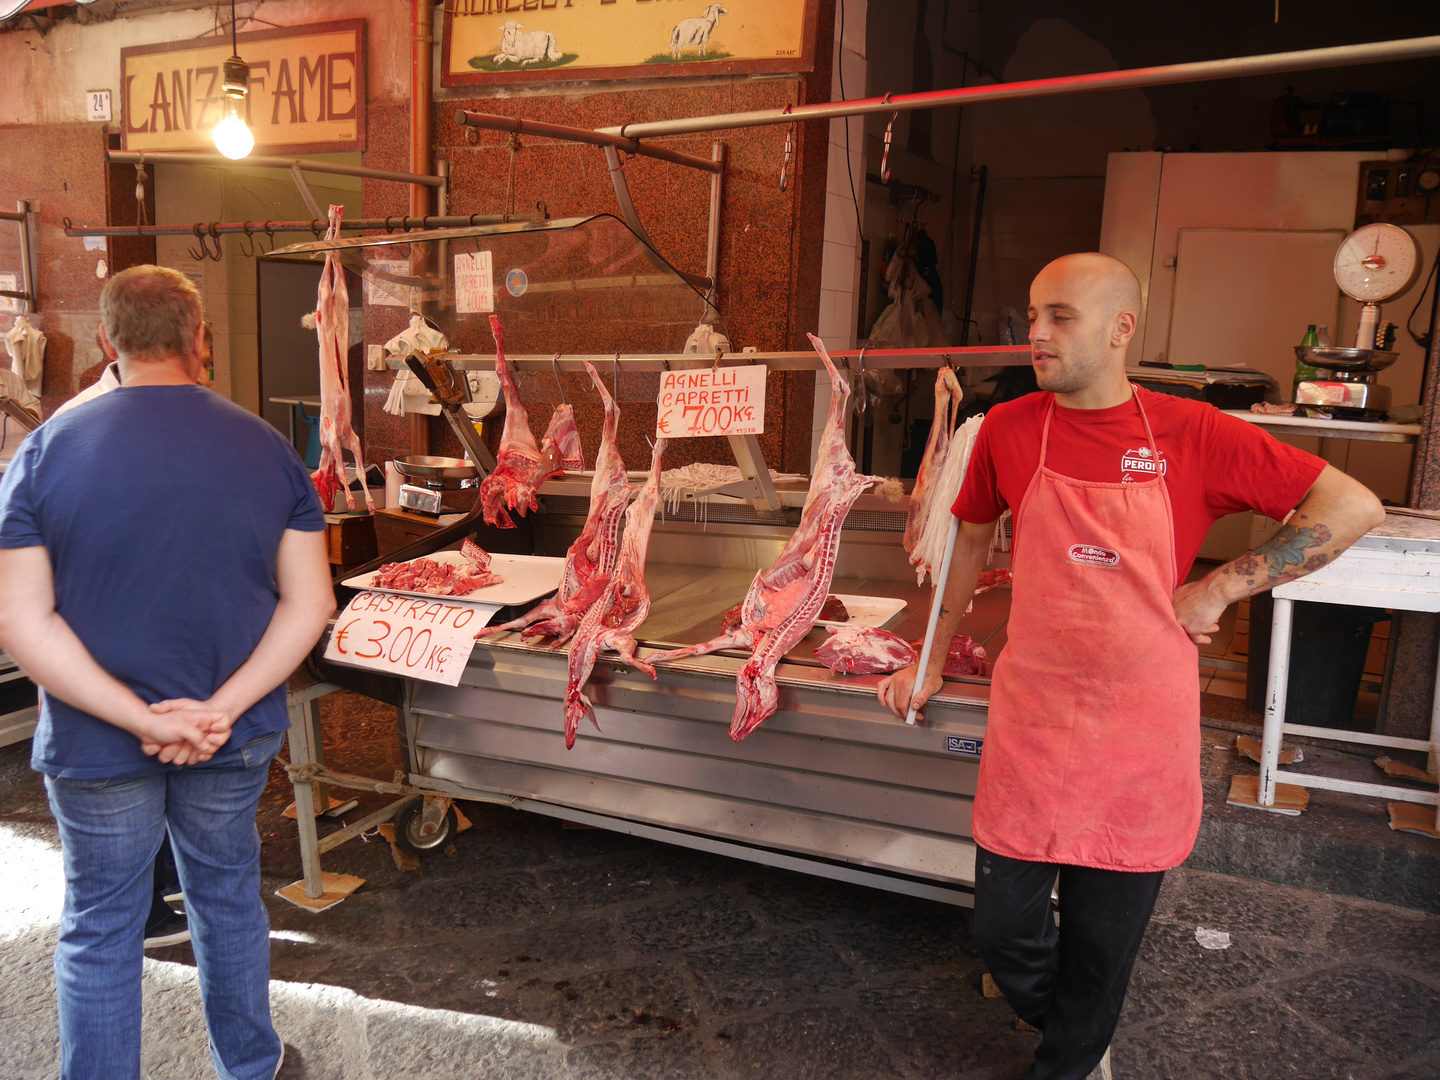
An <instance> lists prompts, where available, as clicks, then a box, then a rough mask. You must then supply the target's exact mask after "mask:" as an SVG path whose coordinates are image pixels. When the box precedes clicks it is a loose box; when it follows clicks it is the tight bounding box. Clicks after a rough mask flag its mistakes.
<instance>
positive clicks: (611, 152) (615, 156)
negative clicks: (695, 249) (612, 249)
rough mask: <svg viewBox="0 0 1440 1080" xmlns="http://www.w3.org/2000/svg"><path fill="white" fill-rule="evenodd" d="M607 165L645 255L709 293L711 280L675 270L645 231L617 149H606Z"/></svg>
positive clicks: (619, 198) (608, 147)
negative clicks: (631, 196) (663, 257)
mask: <svg viewBox="0 0 1440 1080" xmlns="http://www.w3.org/2000/svg"><path fill="white" fill-rule="evenodd" d="M605 163H606V164H607V165H609V166H610V184H611V186H612V187H614V189H615V201H616V202H617V203H619V204H620V215H621V216H622V217H623V218H624V219H625V224H626V225H628V226H630V231H631V232H633V233H634V234H635V235H636V236H638V237H639V238H640V240H641V242H642V243H644V245H645V254H646V255H648V256H649V258H650V261H651V262H652V263H654V264H655V266H656V267H657V268H659V269H661V270H673V271H674V272H675V273H676V274H678V275H680V277H681V278H683V279H684V280H685V281H686V282H688V283H689V284H690V285H691V286H693V287H694V288H696V289H699V290H701V291H702V292H709V291H710V288H711V286H712V285H713V284H714V282H713V281H712V280H711V279H710V278H708V277H701V276H700V275H699V274H687V273H686V272H685V271H684V270H678V269H675V268H674V267H672V266H671V265H670V264H669V263H667V262H666V261H665V260H664V259H662V258H661V257H660V253H659V252H658V251H657V250H656V248H655V244H654V242H653V241H652V240H651V239H650V234H649V233H647V232H646V231H645V226H644V225H643V224H642V223H641V221H640V215H639V214H638V213H636V212H635V204H634V203H633V202H631V201H630V185H629V184H628V183H626V182H625V168H624V166H623V165H622V164H621V162H620V152H619V151H618V150H616V149H615V147H613V146H607V147H605Z"/></svg>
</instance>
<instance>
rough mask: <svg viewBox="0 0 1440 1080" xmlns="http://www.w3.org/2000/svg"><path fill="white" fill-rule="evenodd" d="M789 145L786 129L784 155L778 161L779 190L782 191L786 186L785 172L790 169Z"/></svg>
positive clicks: (790, 144) (788, 135)
mask: <svg viewBox="0 0 1440 1080" xmlns="http://www.w3.org/2000/svg"><path fill="white" fill-rule="evenodd" d="M791 147H792V143H791V141H790V132H789V131H788V130H787V131H786V132H785V156H784V157H783V158H782V159H781V161H780V190H781V191H784V190H785V188H786V186H787V183H786V179H785V176H786V173H788V172H789V171H790V153H791Z"/></svg>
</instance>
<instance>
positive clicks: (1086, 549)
mask: <svg viewBox="0 0 1440 1080" xmlns="http://www.w3.org/2000/svg"><path fill="white" fill-rule="evenodd" d="M1068 554H1069V556H1070V561H1071V562H1073V563H1079V564H1080V565H1081V566H1103V567H1105V568H1106V569H1107V570H1113V569H1114V568H1115V567H1117V566H1119V565H1120V553H1119V552H1118V551H1111V550H1110V549H1109V548H1103V547H1096V546H1095V545H1094V544H1075V545H1073V546H1072V547H1071V548H1070V551H1069V553H1068Z"/></svg>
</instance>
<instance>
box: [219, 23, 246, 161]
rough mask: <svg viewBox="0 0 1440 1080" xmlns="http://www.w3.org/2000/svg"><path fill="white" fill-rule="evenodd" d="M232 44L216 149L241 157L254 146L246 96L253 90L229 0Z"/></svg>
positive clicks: (225, 71)
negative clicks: (242, 58)
mask: <svg viewBox="0 0 1440 1080" xmlns="http://www.w3.org/2000/svg"><path fill="white" fill-rule="evenodd" d="M230 47H231V48H232V49H233V50H234V55H233V56H231V57H230V59H229V60H226V61H225V66H224V68H223V69H222V76H221V83H220V85H221V88H222V89H223V90H224V91H225V115H224V116H223V117H222V118H221V120H220V122H219V123H218V124H216V125H215V132H214V137H215V149H217V150H219V151H220V153H222V154H224V155H225V156H226V157H228V158H230V159H231V160H232V161H238V160H239V159H240V158H243V157H244V156H245V155H246V154H248V153H250V151H251V150H253V149H255V135H254V133H253V132H252V131H251V130H250V125H248V124H247V123H245V98H246V95H248V94H249V93H250V65H249V64H247V63H245V61H244V60H241V59H240V46H239V44H238V39H237V37H236V33H235V0H230Z"/></svg>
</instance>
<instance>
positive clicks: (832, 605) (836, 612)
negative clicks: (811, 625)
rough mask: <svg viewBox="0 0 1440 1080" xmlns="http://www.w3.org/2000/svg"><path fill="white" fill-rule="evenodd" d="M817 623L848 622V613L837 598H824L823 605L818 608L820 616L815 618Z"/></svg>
mask: <svg viewBox="0 0 1440 1080" xmlns="http://www.w3.org/2000/svg"><path fill="white" fill-rule="evenodd" d="M816 621H817V622H849V621H850V612H848V611H846V610H845V605H844V604H842V603H841V602H840V598H839V597H838V596H833V595H832V596H827V597H825V603H824V604H823V605H822V606H821V608H820V614H819V615H818V616H817V617H816Z"/></svg>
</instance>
